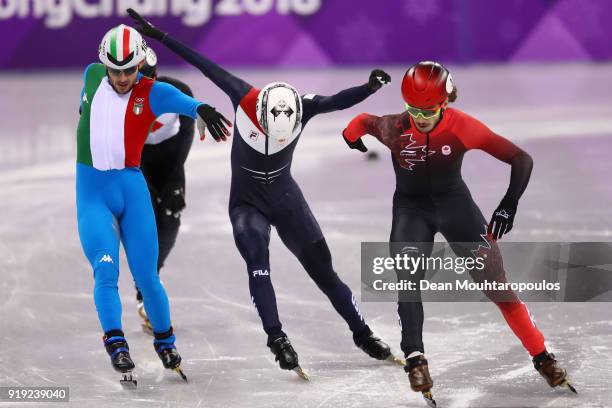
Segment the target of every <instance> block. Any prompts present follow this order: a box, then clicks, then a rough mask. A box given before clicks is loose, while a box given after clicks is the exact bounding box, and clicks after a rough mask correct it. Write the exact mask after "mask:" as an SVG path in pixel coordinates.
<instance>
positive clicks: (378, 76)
mask: <svg viewBox="0 0 612 408" xmlns="http://www.w3.org/2000/svg"><path fill="white" fill-rule="evenodd" d="M389 82H391V76H390V75H389V74H387V73H386V72H385V71H383V70H382V69H375V70H373V71H372V72H371V73H370V78H369V79H368V87H369V88H370V89H371V90H372V91H378V90H379V89H380V88H382V86H383V85H385V84H388V83H389Z"/></svg>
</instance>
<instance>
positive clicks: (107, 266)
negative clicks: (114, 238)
mask: <svg viewBox="0 0 612 408" xmlns="http://www.w3.org/2000/svg"><path fill="white" fill-rule="evenodd" d="M118 263H119V259H117V257H115V256H113V255H111V254H109V253H107V252H101V253H99V254H97V256H96V257H95V260H94V262H93V273H94V280H95V284H96V286H117V282H118V281H119V265H118Z"/></svg>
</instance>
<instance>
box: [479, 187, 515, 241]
mask: <svg viewBox="0 0 612 408" xmlns="http://www.w3.org/2000/svg"><path fill="white" fill-rule="evenodd" d="M517 205H518V200H517V199H515V198H512V197H508V196H505V197H504V198H503V199H502V200H501V203H499V206H497V209H496V210H495V211H494V212H493V217H491V222H490V223H489V228H488V229H487V233H488V234H489V235H491V233H492V234H493V235H492V236H493V239H494V240H496V241H497V240H498V239H500V238H501V237H502V235H504V234H507V233H509V232H510V230H512V224H513V223H514V216H515V215H516V207H517Z"/></svg>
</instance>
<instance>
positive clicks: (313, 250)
mask: <svg viewBox="0 0 612 408" xmlns="http://www.w3.org/2000/svg"><path fill="white" fill-rule="evenodd" d="M298 259H299V260H300V262H301V263H302V265H304V267H305V268H307V269H308V267H309V266H319V265H330V266H331V252H330V251H329V247H328V246H327V242H326V241H325V239H320V240H318V241H315V242H313V243H311V244H308V245H307V246H306V247H304V249H302V251H301V252H300V256H299V257H298Z"/></svg>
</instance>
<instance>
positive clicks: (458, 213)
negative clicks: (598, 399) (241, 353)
mask: <svg viewBox="0 0 612 408" xmlns="http://www.w3.org/2000/svg"><path fill="white" fill-rule="evenodd" d="M365 134H371V135H373V136H374V137H376V138H377V139H378V140H379V141H380V142H382V143H383V144H384V145H386V146H387V147H388V148H389V149H390V150H391V160H392V162H393V168H394V170H395V176H396V189H395V194H394V195H393V226H392V229H391V236H390V250H391V252H392V254H393V256H395V255H396V254H398V253H402V252H404V253H410V252H414V255H416V256H417V257H418V256H420V255H421V254H423V255H424V256H429V255H430V254H431V252H432V249H433V241H434V235H435V234H436V233H437V232H440V233H441V234H442V235H443V236H444V238H446V240H447V241H448V242H449V244H450V245H451V247H452V249H453V251H454V252H455V254H456V255H457V256H460V257H474V256H485V257H486V262H485V264H486V267H485V268H484V270H483V271H482V272H481V273H476V272H472V273H471V276H472V278H473V279H474V280H475V281H482V280H484V279H488V280H489V281H492V280H495V281H499V282H505V280H506V277H505V272H504V269H503V262H502V259H501V254H500V252H499V248H498V247H497V244H496V243H495V241H494V240H492V239H491V237H490V236H488V235H487V222H486V220H485V218H484V217H483V215H482V213H481V211H480V209H479V208H478V206H477V205H476V203H475V202H474V200H473V199H472V196H471V194H470V192H469V190H468V188H467V186H466V184H465V182H464V181H463V178H462V177H461V164H462V162H463V156H464V154H465V153H466V152H467V151H468V150H471V149H480V150H483V151H485V152H487V153H489V154H491V155H492V156H494V157H496V158H497V159H499V160H502V161H504V162H506V163H508V164H510V165H511V166H512V173H511V177H510V185H509V187H508V190H507V192H506V197H509V198H510V199H512V200H515V201H518V199H519V198H520V197H521V195H522V194H523V192H524V190H525V188H526V187H527V184H528V182H529V178H530V175H531V170H532V166H533V162H532V160H531V157H530V156H529V155H528V154H527V153H525V152H524V151H523V150H521V149H520V148H518V147H517V146H515V145H514V144H513V143H512V142H510V141H509V140H507V139H505V138H503V137H501V136H499V135H497V134H495V133H494V132H492V131H491V130H490V129H489V128H487V127H486V126H485V125H484V124H482V123H481V122H479V121H478V120H476V119H475V118H473V117H471V116H469V115H467V114H465V113H463V112H461V111H459V110H457V109H452V108H449V109H446V110H445V111H444V112H443V116H442V118H441V119H440V121H439V122H438V124H437V125H436V126H435V128H434V129H433V130H431V131H430V132H429V133H421V132H419V131H418V129H417V128H416V126H415V125H414V121H413V120H412V118H411V117H410V115H409V114H408V113H406V112H405V113H403V114H396V115H386V116H382V117H378V116H374V115H369V114H361V115H359V116H357V117H356V118H354V119H353V120H352V121H351V122H350V123H349V125H348V127H347V129H346V130H345V131H344V136H345V138H347V140H349V141H350V142H355V141H356V140H357V139H359V138H360V137H361V136H363V135H365ZM485 172H486V170H484V169H483V177H487V175H486V173H485ZM406 244H409V245H406ZM424 273H425V271H424V270H419V271H418V272H417V273H416V274H414V275H410V274H409V273H406V271H398V279H400V280H413V281H416V282H419V281H420V280H421V279H423V277H424ZM417 287H418V284H417ZM485 294H486V295H487V297H489V298H490V299H491V300H493V301H494V302H495V303H496V305H497V306H498V307H499V308H500V310H501V312H502V314H503V315H504V318H505V319H506V321H507V322H508V324H509V326H510V327H511V329H512V330H513V332H514V333H515V334H516V335H517V337H519V339H520V340H521V342H522V343H523V345H524V346H525V348H526V349H527V350H528V351H529V353H530V354H531V355H532V356H535V355H537V354H539V353H540V352H542V351H543V350H544V337H543V336H542V334H541V333H540V332H539V330H538V329H537V328H536V327H535V325H534V324H533V321H532V319H531V318H530V316H529V313H528V311H527V309H526V307H525V305H524V304H523V303H522V302H520V301H519V300H518V298H517V297H516V295H515V294H514V293H513V292H512V291H499V293H491V292H485ZM402 296H404V298H402ZM417 297H418V298H417V299H415V297H414V294H413V293H412V292H410V295H408V296H407V297H406V293H400V302H398V314H399V316H400V321H401V324H402V344H401V347H402V350H403V351H404V354H405V355H406V356H409V355H410V354H412V353H414V352H424V351H425V349H424V345H423V337H422V335H423V334H422V333H423V319H424V317H423V305H422V303H421V302H420V293H417ZM406 299H407V300H406Z"/></svg>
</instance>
